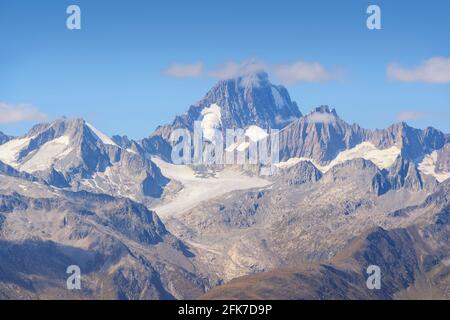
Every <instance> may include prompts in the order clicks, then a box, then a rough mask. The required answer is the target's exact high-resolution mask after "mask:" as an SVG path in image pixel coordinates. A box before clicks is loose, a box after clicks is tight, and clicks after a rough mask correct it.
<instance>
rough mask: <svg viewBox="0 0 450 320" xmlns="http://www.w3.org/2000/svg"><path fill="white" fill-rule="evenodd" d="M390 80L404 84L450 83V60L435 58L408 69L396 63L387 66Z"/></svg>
mask: <svg viewBox="0 0 450 320" xmlns="http://www.w3.org/2000/svg"><path fill="white" fill-rule="evenodd" d="M387 75H388V77H389V79H392V80H398V81H402V82H428V83H450V58H445V57H434V58H431V59H428V60H426V61H424V62H423V63H422V64H421V65H419V66H417V67H415V68H412V69H406V68H402V67H401V66H399V65H398V64H396V63H391V64H389V65H388V66H387Z"/></svg>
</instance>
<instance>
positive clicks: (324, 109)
mask: <svg viewBox="0 0 450 320" xmlns="http://www.w3.org/2000/svg"><path fill="white" fill-rule="evenodd" d="M313 112H318V113H328V114H332V115H334V116H336V117H337V116H338V115H337V112H336V109H334V108H333V109H331V110H330V107H329V106H327V105H321V106H319V107H316V108H315V109H314V111H313Z"/></svg>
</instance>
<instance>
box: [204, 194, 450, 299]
mask: <svg viewBox="0 0 450 320" xmlns="http://www.w3.org/2000/svg"><path fill="white" fill-rule="evenodd" d="M448 192H449V188H448V186H446V187H444V188H442V189H440V190H439V191H438V192H436V193H435V194H434V195H432V196H430V197H428V198H427V199H426V200H425V201H424V202H423V203H422V204H421V205H418V206H415V207H411V208H410V209H409V210H408V214H409V215H417V214H426V215H427V216H428V220H427V222H426V223H423V224H421V225H420V226H418V225H415V226H412V227H408V228H394V229H391V230H385V229H383V228H380V227H377V228H375V229H372V230H369V231H367V232H364V233H363V234H361V235H359V236H358V237H357V238H356V239H353V240H352V241H350V242H349V244H348V245H347V246H345V247H344V248H343V249H342V250H341V251H340V253H339V254H337V255H336V256H334V257H333V258H332V259H330V260H328V261H326V262H322V263H320V264H319V263H306V262H303V263H302V264H300V265H298V266H295V267H290V268H279V269H274V270H271V271H268V272H262V273H258V274H255V275H250V276H244V277H240V278H236V279H233V280H231V281H230V282H229V283H227V284H225V285H223V286H218V287H215V288H213V289H212V290H210V291H208V292H207V293H206V294H205V295H204V296H202V297H201V298H200V299H236V300H245V299H296V300H297V299H301V300H302V299H450V292H449V290H448V288H449V285H450V277H449V276H448V274H449V271H450V267H449V266H448V264H445V263H442V262H443V261H445V260H446V259H448V258H449V255H450V249H449V247H448V237H449V235H450V224H449V221H450V220H449V219H448V217H449V214H450V211H449V210H450V206H449V202H448V196H449V193H448ZM431 212H432V214H430V213H431ZM369 266H378V267H379V268H380V271H381V282H380V284H381V286H380V289H379V290H369V289H368V287H367V284H366V281H367V277H368V274H367V270H368V267H369ZM430 283H432V284H433V285H432V286H430Z"/></svg>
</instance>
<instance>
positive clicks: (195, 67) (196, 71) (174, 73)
mask: <svg viewBox="0 0 450 320" xmlns="http://www.w3.org/2000/svg"><path fill="white" fill-rule="evenodd" d="M163 73H164V74H165V75H166V76H169V77H174V78H192V77H199V76H201V75H202V74H203V64H202V63H200V62H199V63H194V64H178V63H174V64H172V65H171V66H169V67H168V68H167V69H165V70H163Z"/></svg>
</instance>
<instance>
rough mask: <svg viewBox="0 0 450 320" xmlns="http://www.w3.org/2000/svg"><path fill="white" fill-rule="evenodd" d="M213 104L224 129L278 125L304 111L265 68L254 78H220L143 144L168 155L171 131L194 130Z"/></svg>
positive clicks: (280, 126)
mask: <svg viewBox="0 0 450 320" xmlns="http://www.w3.org/2000/svg"><path fill="white" fill-rule="evenodd" d="M213 104H216V105H217V106H218V107H219V108H220V119H219V120H220V127H221V128H222V129H233V128H240V129H245V128H247V127H248V126H250V125H256V126H258V127H260V128H264V129H268V128H273V129H279V128H283V127H285V126H286V125H287V124H289V123H290V122H291V121H293V120H295V119H296V118H298V117H300V116H301V115H302V114H301V112H300V111H299V109H298V107H297V104H296V103H295V102H293V101H292V100H291V98H290V96H289V93H288V92H287V90H286V88H284V87H283V86H279V85H273V84H272V83H271V82H270V81H269V79H268V76H267V74H266V73H264V72H262V73H258V74H256V75H253V76H252V77H251V78H249V77H239V78H235V79H230V80H223V81H220V82H219V83H217V84H216V85H215V86H214V87H213V88H212V89H211V90H210V91H208V93H207V94H206V95H205V97H204V98H203V99H201V100H200V101H199V102H197V103H196V104H194V105H192V106H191V107H189V109H188V111H187V112H186V113H185V114H183V115H181V116H177V117H176V118H175V120H174V121H173V123H172V124H170V125H165V126H161V127H159V128H157V129H156V131H155V132H154V133H153V134H152V135H151V136H150V137H149V138H147V139H143V140H142V141H141V144H142V146H143V147H144V149H145V150H146V151H147V152H148V153H150V154H157V155H160V156H162V157H163V158H164V159H169V158H170V157H169V156H170V150H171V145H170V143H169V137H170V134H171V132H172V131H173V130H174V129H177V128H186V129H188V130H190V131H192V130H193V129H194V122H195V121H200V120H202V118H203V115H202V111H204V110H205V108H209V107H210V106H211V105H213Z"/></svg>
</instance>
